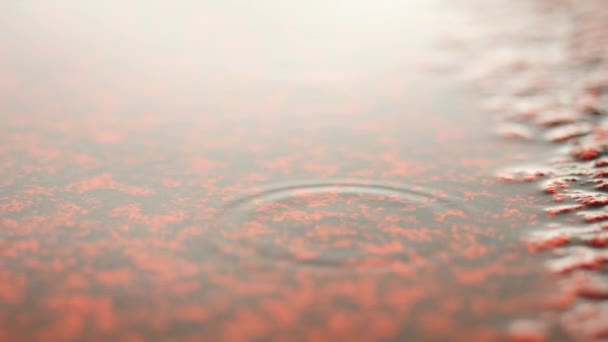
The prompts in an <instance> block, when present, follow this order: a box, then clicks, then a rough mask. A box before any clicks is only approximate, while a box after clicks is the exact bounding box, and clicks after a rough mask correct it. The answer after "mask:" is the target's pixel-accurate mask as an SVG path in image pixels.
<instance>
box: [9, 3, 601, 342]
mask: <svg viewBox="0 0 608 342" xmlns="http://www.w3.org/2000/svg"><path fill="white" fill-rule="evenodd" d="M286 3H288V5H284V4H283V2H269V3H268V4H265V5H263V6H262V5H259V6H252V5H247V3H245V2H243V3H239V2H235V3H234V4H232V3H231V4H227V5H217V4H215V5H213V4H206V3H204V2H203V3H200V4H199V3H196V4H195V3H188V4H187V5H183V6H181V7H180V6H177V5H175V6H174V5H168V4H166V5H163V4H159V3H156V2H150V3H144V2H140V1H132V2H127V3H122V2H118V1H108V2H106V3H104V4H94V3H92V2H81V1H70V0H64V1H59V2H58V3H56V4H55V3H54V4H52V5H51V4H50V3H44V4H35V3H34V2H31V1H23V2H19V3H8V4H2V5H0V8H3V9H4V10H0V13H2V14H0V40H1V41H2V43H3V44H2V47H1V48H0V49H1V50H0V119H1V121H2V125H1V126H0V156H1V158H0V256H1V258H0V340H2V341H22V340H23V341H30V340H31V341H80V340H83V341H84V340H86V341H106V340H109V339H112V340H116V341H147V340H159V341H188V340H192V341H201V340H211V341H215V340H225V341H241V340H242V341H255V340H264V341H266V340H279V341H283V340H284V341H299V340H303V341H309V340H310V341H317V340H338V339H341V340H347V341H357V340H366V341H370V340H374V341H377V340H412V341H417V340H424V341H433V340H437V341H445V340H467V341H488V340H501V339H514V340H521V341H523V340H530V341H537V340H543V339H547V338H551V337H557V338H567V337H569V336H586V337H589V336H592V335H593V336H596V335H598V334H597V330H593V329H596V326H597V325H598V324H600V323H602V321H601V318H597V317H601V316H598V315H602V314H605V310H604V311H602V310H603V309H602V306H601V305H604V304H602V303H603V302H601V301H594V302H592V303H581V305H580V306H576V307H572V308H566V307H565V306H563V308H564V309H563V311H559V310H556V311H553V312H550V311H548V310H546V309H545V306H544V305H545V304H546V303H545V300H544V298H543V296H541V293H546V292H551V293H558V294H559V295H560V296H558V297H559V298H558V299H560V300H562V302H564V301H567V300H564V299H563V298H564V296H563V293H564V291H565V290H564V291H562V285H561V283H560V284H556V283H555V282H554V278H552V276H550V275H549V272H547V270H546V269H545V268H544V267H543V265H544V263H545V261H546V262H547V263H548V265H549V267H550V269H553V270H554V271H556V272H557V273H564V272H566V273H568V271H569V269H570V268H572V269H578V268H579V265H578V264H576V263H572V262H568V261H570V260H575V261H577V262H578V261H580V260H582V259H580V258H579V254H577V253H582V254H584V255H585V256H588V255H589V253H592V254H593V256H592V258H593V260H592V261H590V262H595V263H594V265H596V264H597V266H598V267H600V264H601V262H602V261H605V260H604V259H606V258H605V257H604V259H601V258H602V255H604V256H605V253H606V252H605V250H603V249H594V250H593V252H590V251H589V250H588V249H581V248H587V247H581V246H582V245H585V246H586V244H588V242H589V241H587V240H584V239H586V238H587V235H585V236H582V235H581V236H579V235H577V236H576V238H575V239H580V243H578V244H579V245H581V246H577V247H574V248H575V249H572V250H571V249H565V250H563V251H562V253H565V256H564V257H565V258H566V259H555V258H547V257H546V255H540V254H539V253H541V252H539V253H531V252H530V251H532V252H534V251H541V250H542V251H544V250H546V249H547V248H548V249H553V248H555V247H557V246H564V245H569V244H572V239H573V237H572V236H571V234H570V233H569V230H568V229H570V228H568V229H562V228H559V229H561V230H559V231H560V233H559V234H556V235H552V236H551V237H550V238H547V237H546V236H545V235H544V233H538V235H536V234H537V233H536V230H537V229H536V227H539V226H542V225H543V224H544V223H546V222H548V221H551V222H553V221H555V220H553V219H548V218H546V217H544V216H545V214H544V213H543V210H544V209H548V210H549V211H551V210H553V211H555V215H556V216H555V217H556V218H557V217H560V216H562V214H561V213H562V212H565V211H578V210H580V209H582V208H590V207H592V206H603V205H604V204H605V203H606V199H605V196H606V195H601V196H600V195H597V196H596V195H592V196H591V195H588V194H586V193H578V192H570V191H569V190H568V191H566V190H565V189H569V187H570V185H569V184H570V180H569V177H574V176H571V175H570V173H568V175H566V174H565V172H564V171H563V169H562V168H561V167H560V165H561V164H559V165H556V164H554V163H552V162H545V161H546V158H545V157H546V156H547V153H548V152H547V150H548V149H549V148H547V146H545V145H542V144H539V143H537V142H536V141H535V140H543V139H547V140H549V141H554V143H556V144H557V143H563V144H566V145H565V146H569V147H572V152H567V153H566V154H565V155H564V154H561V150H560V152H559V154H558V153H553V152H552V151H551V152H549V159H553V158H554V157H564V158H574V160H573V161H572V162H571V163H573V165H574V167H584V168H585V170H589V169H590V168H589V167H588V163H597V160H598V159H595V160H593V161H589V162H587V161H585V160H588V159H593V158H596V157H599V155H597V156H596V155H594V153H598V154H603V153H604V151H603V150H601V151H598V150H597V149H598V148H599V147H600V146H598V145H597V144H594V141H593V139H592V140H589V141H587V140H584V141H582V142H583V143H584V144H580V145H574V143H572V142H571V141H573V139H579V137H581V136H590V135H591V136H594V137H600V133H596V131H597V125H596V124H595V123H593V122H588V121H587V120H581V119H579V116H573V117H572V115H571V114H568V115H563V116H562V115H561V114H560V115H557V114H547V113H545V112H543V114H542V115H536V113H535V112H533V110H532V109H530V110H529V111H520V112H518V113H516V114H517V118H519V119H517V120H516V119H512V118H511V117H510V115H512V114H513V113H512V112H511V111H509V113H506V114H505V115H506V116H509V118H510V119H509V122H508V124H507V125H506V126H501V127H499V129H498V131H499V135H500V136H503V137H507V138H514V139H515V140H517V141H519V142H518V143H515V142H511V141H505V140H504V139H500V137H497V136H495V135H494V134H493V133H494V132H493V130H492V129H493V128H494V127H495V126H496V121H497V120H498V119H499V118H500V116H499V115H494V113H491V111H490V110H485V109H484V110H480V109H479V108H478V106H477V104H478V103H480V98H481V97H485V95H483V92H482V93H477V92H476V91H471V85H473V84H479V85H480V86H482V88H483V86H484V85H485V86H490V87H491V86H492V84H495V82H498V83H500V81H501V80H503V79H507V80H509V82H513V83H517V82H519V81H518V80H516V79H515V78H512V75H508V76H504V75H502V76H501V75H500V73H499V75H498V76H496V75H492V74H491V73H490V72H488V69H491V68H493V67H496V65H497V64H496V61H494V60H491V61H489V62H487V63H486V62H484V59H483V58H484V57H485V55H484V53H482V52H486V51H487V49H486V46H485V45H484V44H485V40H484V39H488V40H490V41H492V40H493V39H494V38H495V37H494V36H492V34H493V33H495V32H498V33H501V31H500V29H501V28H503V29H506V30H508V29H509V27H510V26H509V24H513V25H516V26H517V25H521V24H522V22H524V23H526V19H530V22H531V23H532V24H534V23H536V21H535V20H540V19H539V13H538V11H537V10H535V9H534V8H533V6H531V7H532V8H527V7H526V6H523V5H522V6H515V7H514V8H511V6H510V5H508V4H507V3H506V2H501V1H500V0H496V1H492V3H493V4H494V5H496V6H497V8H499V7H501V6H502V8H510V9H511V10H513V11H514V13H518V14H520V15H519V16H517V19H516V18H515V17H512V18H510V19H509V20H511V21H509V20H507V19H506V18H503V20H504V21H506V23H502V22H501V25H496V27H493V28H486V27H482V28H475V27H473V26H471V23H475V24H480V25H482V23H483V20H488V19H489V18H493V17H492V16H491V15H488V16H487V17H484V18H485V19H483V18H480V15H479V12H477V11H476V10H475V6H476V5H475V3H474V2H473V1H471V2H469V1H463V3H462V4H459V5H455V4H453V3H448V2H446V1H437V2H435V1H429V2H428V4H427V2H425V5H422V4H420V3H419V2H415V1H404V2H394V3H393V2H392V1H388V2H386V4H370V3H369V2H365V1H355V2H352V3H351V2H349V4H348V5H346V4H341V5H339V6H338V5H336V4H333V3H332V5H328V4H325V3H321V2H318V1H312V2H310V4H311V5H297V4H296V3H295V2H294V3H290V2H286ZM525 3H526V4H528V5H534V4H537V2H536V1H529V2H528V1H527V2H525ZM481 5H483V4H481ZM293 6H295V7H293ZM307 6H311V7H307ZM315 6H316V7H315ZM332 6H337V7H332ZM340 6H342V7H340ZM399 6H405V7H399ZM486 6H487V5H486ZM547 6H548V7H549V8H552V9H554V11H555V12H551V13H554V14H555V15H556V16H558V17H559V18H562V17H561V16H560V15H561V14H560V13H567V14H569V13H578V12H576V11H575V12H571V9H569V8H567V7H563V4H562V3H556V4H552V3H550V4H548V5H547ZM589 6H596V7H599V5H597V4H596V5H589ZM490 7H491V6H490ZM520 7H521V8H520ZM592 8H593V7H592ZM332 11H335V13H333V12H332ZM408 13H409V14H408ZM412 13H415V14H416V15H414V16H412ZM489 13H490V12H489ZM330 14H331V15H330ZM336 14H340V16H336ZM336 18H339V19H336ZM336 20H337V21H336ZM560 20H563V21H559V23H558V24H559V25H558V26H560V27H561V26H564V27H565V29H568V28H569V27H570V24H571V22H570V21H568V20H566V19H560ZM488 21H491V20H488ZM336 22H337V23H338V24H339V25H337V24H336ZM497 22H498V21H497ZM408 25H409V26H408ZM538 25H541V26H543V25H547V24H546V22H541V23H540V24H538ZM543 27H546V26H543ZM472 28H473V29H472ZM495 30H498V31H495ZM517 32H519V31H517ZM519 33H521V32H519ZM468 34H472V36H468ZM460 35H463V37H464V38H462V37H461V36H460ZM459 37H460V38H459ZM488 37H489V38H488ZM525 38H526V37H524V38H521V36H517V34H514V36H513V37H509V39H508V40H506V41H505V44H506V45H507V46H508V47H509V48H510V49H513V51H516V53H517V54H519V53H521V54H522V55H524V53H523V52H519V51H518V50H517V49H518V47H519V45H518V44H519V42H520V40H521V39H523V40H524V41H525ZM459 39H462V40H459ZM553 39H557V40H558V41H559V42H563V41H564V39H563V38H560V37H557V38H553ZM560 39H561V40H560ZM566 41H567V40H566ZM549 45H551V44H549ZM591 45H593V44H591ZM539 46H545V44H540V45H539ZM551 46H552V45H551ZM468 53H471V55H473V56H474V58H470V56H468V55H467V54H468ZM461 61H462V62H461ZM499 64H500V63H499ZM524 64H525V63H519V64H517V65H519V67H517V68H520V67H521V68H524ZM501 65H502V64H500V65H499V67H500V66H501ZM455 66H457V67H465V68H464V69H466V70H470V69H471V70H473V71H474V72H473V73H472V75H471V74H467V75H466V76H467V77H465V79H464V80H463V78H461V77H459V72H458V71H457V70H455V68H454V67H455ZM477 67H481V68H486V69H484V70H482V71H483V72H481V74H480V73H479V71H478V70H477V69H476V68H477ZM517 68H515V69H517ZM563 68H564V69H566V66H564V67H563ZM480 75H481V76H480ZM559 75H560V74H558V76H559ZM501 77H503V78H501ZM530 77H532V78H530V79H533V81H532V83H531V84H530V83H529V82H523V83H517V84H516V86H514V89H513V90H514V94H515V95H514V96H520V97H522V96H523V97H525V96H528V94H530V93H531V92H532V93H534V92H543V91H546V89H549V88H548V87H549V86H550V85H549V83H547V82H545V81H544V80H541V81H539V80H538V79H539V77H540V76H538V75H536V74H534V73H532V74H531V76H530ZM526 80H527V78H526ZM495 92H496V91H495ZM480 94H481V95H480ZM593 94H595V93H594V92H593V91H592V92H590V93H589V94H587V95H588V96H587V97H584V98H583V99H582V100H581V106H583V107H581V108H584V110H585V111H596V109H597V108H599V107H598V106H600V102H598V101H599V100H597V99H596V98H591V97H592V96H594V95H593ZM589 96H591V97H589ZM598 96H599V95H598ZM501 100H505V98H499V99H498V101H493V103H492V106H489V107H492V108H494V110H495V111H498V108H503V109H504V107H505V106H501ZM520 105H521V104H519V102H518V106H520ZM596 107H597V108H596ZM506 111H507V110H506ZM506 111H505V112H506ZM490 114H492V115H490ZM566 125H569V126H566ZM545 127H551V128H545ZM554 129H555V131H554ZM539 132H540V133H539ZM570 144H571V145H570ZM594 151H596V152H594ZM570 153H572V154H570ZM580 160H583V161H580ZM533 163H534V164H536V165H538V166H539V168H529V167H528V166H529V165H531V164H533ZM520 164H522V165H525V166H524V167H523V168H520V169H513V168H511V167H516V168H517V165H520ZM496 170H503V171H499V173H500V176H499V177H496V176H495V173H496ZM576 177H583V176H582V175H576ZM585 177H586V176H585ZM546 178H549V179H550V180H551V181H553V183H551V184H552V185H551V186H550V191H552V192H553V193H554V195H555V197H556V198H563V202H564V203H562V204H563V205H567V206H570V207H563V208H560V209H557V210H556V209H555V208H554V207H552V206H551V207H549V205H550V200H551V199H550V198H547V196H544V195H541V194H540V193H539V191H538V189H537V188H533V187H531V186H530V184H523V185H522V184H517V183H513V182H504V180H523V181H526V182H532V181H537V180H541V179H546ZM601 178H602V176H600V175H598V178H597V179H601ZM581 191H582V190H581ZM560 205H561V204H560ZM571 206H574V207H571ZM588 214H589V215H590V216H589V217H586V219H587V220H591V221H596V220H600V219H601V217H599V218H598V216H594V215H591V213H588ZM559 222H562V221H559ZM563 224H568V225H569V224H570V221H568V220H565V221H564V222H563ZM560 227H561V226H560ZM586 227H587V226H586ZM594 227H595V226H594ZM585 229H586V228H585ZM594 229H595V228H594ZM532 232H534V233H532ZM530 233H532V234H531V235H530V236H532V238H528V235H529V234H530ZM588 233H589V238H590V239H591V241H593V243H594V244H600V245H601V244H602V243H604V244H605V238H604V239H602V236H603V235H599V233H597V232H596V231H591V230H590V231H589V232H588ZM522 236H526V239H527V240H526V242H522V241H521V237H522ZM528 240H529V241H530V242H529V243H528V242H527V241H528ZM577 241H578V240H577ZM602 241H603V242H602ZM585 253H587V254H585ZM568 258H570V259H568ZM572 258H575V259H572ZM583 259H584V258H583ZM584 260H590V259H588V258H587V259H584ZM602 276H603V275H602V274H600V272H599V271H595V272H592V273H584V274H583V273H576V275H575V277H576V278H572V279H570V278H568V279H565V278H559V279H560V280H565V281H567V282H568V284H571V282H570V280H572V281H575V284H577V287H576V291H575V292H576V294H582V295H584V294H591V293H592V294H595V295H597V294H598V293H599V294H600V296H599V297H601V294H602V293H603V292H601V291H604V290H605V289H604V288H603V287H602V279H601V277H602ZM558 277H559V276H558ZM564 288H566V287H564ZM567 288H568V289H572V287H567ZM572 291H574V290H572ZM572 291H571V292H568V293H574V292H572ZM572 297H573V298H578V297H576V296H572ZM570 303H571V301H570V302H568V303H567V304H570ZM564 305H565V304H564ZM545 311H546V312H545ZM556 312H557V315H561V316H559V319H560V320H561V321H562V322H563V326H564V327H566V328H563V329H559V328H555V327H554V325H552V319H553V320H554V319H555V317H556V316H555V315H556ZM539 313H540V315H539ZM583 316H584V317H593V318H592V319H591V320H589V321H586V322H590V323H588V324H587V323H580V324H579V322H580V321H581V319H580V317H583ZM598 319H600V320H599V321H598ZM594 322H596V323H594ZM597 322H599V323H597ZM593 324H596V325H594V326H592V327H589V326H591V325H593ZM589 331H591V332H592V333H589ZM568 334H570V335H568Z"/></svg>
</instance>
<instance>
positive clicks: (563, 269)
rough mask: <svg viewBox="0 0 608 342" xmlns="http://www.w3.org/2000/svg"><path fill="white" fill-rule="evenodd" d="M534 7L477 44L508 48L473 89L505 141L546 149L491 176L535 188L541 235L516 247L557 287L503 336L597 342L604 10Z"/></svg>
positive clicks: (582, 5) (604, 258)
mask: <svg viewBox="0 0 608 342" xmlns="http://www.w3.org/2000/svg"><path fill="white" fill-rule="evenodd" d="M496 4H497V3H494V5H496ZM533 5H534V7H533V8H535V10H533V11H531V13H537V14H536V15H532V16H530V17H529V18H528V19H527V20H522V22H519V23H514V22H515V21H514V20H504V21H505V24H506V25H502V26H501V25H495V23H492V25H494V26H495V27H498V29H496V28H495V29H489V30H487V31H486V34H487V33H488V32H493V33H492V34H489V35H487V36H485V37H484V38H481V39H479V40H478V41H477V44H481V45H483V44H484V43H482V42H483V41H484V39H486V40H488V39H490V37H498V36H501V37H502V38H503V39H506V40H507V41H509V42H510V43H511V45H509V48H508V50H509V51H506V50H507V49H503V50H505V51H501V49H500V48H496V49H495V50H494V51H493V53H492V54H493V55H494V56H492V54H490V53H488V54H487V56H486V63H484V65H486V66H487V68H486V69H484V70H483V72H481V73H480V72H479V71H478V72H477V73H476V74H475V77H474V79H475V80H476V82H477V84H478V85H479V89H480V90H482V91H484V92H488V93H489V92H493V93H495V95H494V97H493V98H492V99H491V100H490V101H488V108H489V109H492V110H493V111H495V112H497V113H498V114H500V116H501V117H502V118H503V120H504V125H505V126H504V127H506V128H505V129H503V131H502V135H503V136H505V137H507V138H514V139H520V140H521V139H525V140H531V141H536V144H546V143H545V142H547V143H550V145H548V146H547V147H546V150H547V152H548V153H547V155H546V156H545V157H544V159H545V160H544V161H542V159H540V160H539V161H538V162H537V163H535V164H534V165H524V166H522V167H510V168H507V169H504V170H503V171H501V172H500V173H499V178H501V179H503V180H506V181H523V182H534V183H536V184H538V185H540V189H542V191H543V192H544V193H545V196H550V197H552V200H553V202H554V204H550V205H547V206H546V208H545V213H546V215H547V217H548V219H549V220H548V221H547V222H546V223H545V226H546V227H542V228H540V227H534V226H533V225H532V226H531V228H533V231H532V232H529V233H527V234H524V236H525V238H524V240H525V242H526V243H527V244H528V246H529V249H530V251H531V252H533V253H536V254H537V255H538V256H539V258H543V259H545V265H546V270H547V271H548V272H550V273H551V274H553V276H554V278H555V282H556V283H558V284H559V287H558V289H551V290H550V291H547V293H548V295H547V296H545V297H546V298H547V299H546V300H547V304H546V305H545V310H543V311H544V314H542V315H539V317H538V318H537V319H535V320H532V321H517V322H514V323H513V326H512V327H513V328H512V332H511V333H512V336H514V337H517V336H518V334H520V333H521V335H522V337H523V336H526V335H531V332H532V331H537V332H538V334H537V337H538V338H541V337H542V338H547V336H550V335H549V333H548V331H556V334H557V331H561V332H562V334H563V336H561V337H560V339H572V340H585V341H587V340H604V339H606V338H608V303H607V302H606V299H607V298H608V292H607V291H606V284H607V283H608V278H607V277H606V271H607V270H608V269H607V268H606V264H607V262H608V249H607V248H606V247H607V246H608V243H607V241H608V239H607V236H608V226H607V225H606V223H605V221H606V220H607V219H608V214H607V212H606V210H605V207H606V205H607V204H608V195H607V194H606V192H605V191H606V189H607V187H606V182H605V178H606V176H607V174H608V173H607V172H606V169H605V167H606V166H607V165H608V164H607V163H606V161H605V160H604V159H605V157H604V156H605V154H606V153H607V151H608V150H607V146H608V144H607V136H608V135H607V134H606V132H607V121H606V118H605V115H606V114H608V97H607V92H608V48H607V47H608V8H607V7H606V6H605V5H606V4H605V3H604V2H603V1H585V2H575V1H538V2H534V3H533ZM490 7H491V6H490ZM498 7H500V8H503V9H504V8H506V6H505V4H502V5H498ZM485 8H486V9H487V8H489V7H487V4H486V7H485ZM529 12H530V11H529ZM520 13H522V12H520ZM500 15H503V14H500ZM493 18H497V17H496V16H494V17H493ZM509 25H511V26H509ZM507 27H510V29H508V28H507ZM485 44H486V46H491V43H489V44H488V41H486V42H485ZM473 45H475V44H473ZM477 46H479V45H477ZM472 50H474V49H472ZM500 52H506V53H505V55H506V56H507V58H505V61H506V62H501V63H497V62H496V59H495V56H496V55H500ZM509 54H510V55H509ZM548 329H550V330H548Z"/></svg>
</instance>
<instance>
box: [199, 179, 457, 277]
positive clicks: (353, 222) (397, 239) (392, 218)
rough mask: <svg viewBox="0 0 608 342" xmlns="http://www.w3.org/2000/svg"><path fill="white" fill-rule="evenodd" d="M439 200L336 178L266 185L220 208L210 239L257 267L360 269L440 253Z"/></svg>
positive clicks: (450, 208) (446, 203)
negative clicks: (269, 264)
mask: <svg viewBox="0 0 608 342" xmlns="http://www.w3.org/2000/svg"><path fill="white" fill-rule="evenodd" d="M448 216H456V217H461V218H462V217H465V216H466V214H465V213H464V212H463V211H462V210H460V209H455V208H454V205H453V204H452V202H451V201H450V200H448V198H447V196H445V195H443V194H441V193H439V192H437V191H429V190H425V189H423V188H420V187H411V186H406V185H403V184H389V183H378V182H368V181H362V180H352V179H346V180H345V179H339V180H322V181H304V182H291V183H282V184H271V185H269V186H265V187H262V188H260V189H259V190H258V191H255V192H253V193H251V194H249V195H246V196H243V197H240V198H238V199H236V200H234V201H232V202H230V203H228V204H227V205H226V206H225V207H224V208H223V210H222V211H221V212H220V214H219V215H218V216H217V218H216V220H215V224H214V229H213V230H212V232H211V234H212V236H214V238H213V240H215V242H216V243H217V244H218V246H219V247H220V248H221V249H222V251H223V252H224V253H231V254H237V255H239V256H242V257H249V258H251V259H250V260H256V261H261V262H265V263H272V264H279V263H289V264H295V265H300V266H304V265H307V266H314V267H332V268H346V269H351V268H353V267H356V268H367V267H373V269H375V270H378V269H382V268H384V267H398V266H399V265H404V264H407V265H410V266H411V265H413V264H417V263H420V262H423V261H424V260H426V259H428V258H432V257H436V256H440V255H442V253H444V247H445V246H444V242H445V240H446V237H447V235H449V234H448V233H447V229H446V228H445V227H446V226H447V225H446V221H445V220H446V217H448Z"/></svg>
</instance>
